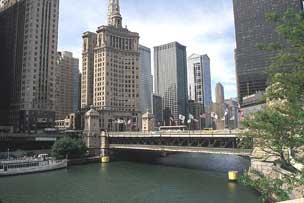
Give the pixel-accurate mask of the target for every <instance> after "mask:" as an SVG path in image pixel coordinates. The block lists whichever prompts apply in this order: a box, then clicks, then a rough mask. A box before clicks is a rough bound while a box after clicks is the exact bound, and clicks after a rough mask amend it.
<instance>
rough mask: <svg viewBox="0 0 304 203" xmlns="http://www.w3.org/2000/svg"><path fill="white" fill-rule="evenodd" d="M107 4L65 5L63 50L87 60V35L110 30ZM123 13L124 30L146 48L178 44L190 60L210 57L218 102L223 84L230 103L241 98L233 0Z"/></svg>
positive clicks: (152, 3) (171, 1) (133, 2)
mask: <svg viewBox="0 0 304 203" xmlns="http://www.w3.org/2000/svg"><path fill="white" fill-rule="evenodd" d="M107 4H108V0H85V1H83V0H78V1H75V0H60V14H59V16H60V17H59V45H58V50H59V51H71V52H73V54H74V56H75V57H77V58H79V59H80V60H81V47H82V37H81V36H82V33H84V32H85V31H92V32H95V31H96V30H97V27H98V26H101V25H104V24H107ZM120 9H121V14H122V17H123V25H124V26H127V27H128V29H129V30H130V31H132V32H138V33H139V34H140V44H142V45H144V46H147V47H149V48H151V49H152V50H153V47H154V46H158V45H162V44H166V43H169V42H173V41H177V42H179V43H181V44H183V45H185V46H187V55H188V56H190V55H191V54H193V53H196V54H208V56H209V57H210V59H211V79H212V95H213V98H214V97H215V95H214V94H215V93H214V89H215V85H216V83H218V82H221V83H222V84H223V85H224V88H225V97H226V98H231V97H236V96H237V91H236V77H235V62H234V49H235V46H236V45H235V33H234V17H233V7H232V0H120ZM152 56H153V54H152ZM80 69H81V62H80ZM152 69H153V67H152ZM152 74H153V70H152Z"/></svg>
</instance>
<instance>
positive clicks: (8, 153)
mask: <svg viewBox="0 0 304 203" xmlns="http://www.w3.org/2000/svg"><path fill="white" fill-rule="evenodd" d="M9 150H10V149H9V148H7V160H9Z"/></svg>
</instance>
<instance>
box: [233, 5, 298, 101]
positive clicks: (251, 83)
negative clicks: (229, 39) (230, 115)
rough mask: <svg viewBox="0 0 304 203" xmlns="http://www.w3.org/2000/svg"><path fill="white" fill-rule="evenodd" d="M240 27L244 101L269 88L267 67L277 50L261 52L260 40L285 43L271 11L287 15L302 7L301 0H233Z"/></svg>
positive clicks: (239, 77) (238, 48) (239, 68)
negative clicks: (287, 12)
mask: <svg viewBox="0 0 304 203" xmlns="http://www.w3.org/2000/svg"><path fill="white" fill-rule="evenodd" d="M233 5H234V16H235V30H236V45H237V46H236V50H235V61H236V74H237V84H238V96H239V100H240V102H241V103H242V99H243V98H244V97H245V96H248V95H252V94H255V93H257V92H259V91H265V89H266V87H267V83H268V81H267V80H268V79H267V74H266V69H267V68H268V67H269V66H270V64H271V63H272V60H271V59H272V57H273V56H275V54H276V53H275V52H268V51H261V50H259V49H258V48H257V45H258V44H259V43H261V44H267V43H268V44H269V43H275V42H283V39H280V37H279V36H278V34H277V33H276V32H275V26H274V25H273V24H272V23H271V22H269V21H268V20H267V14H268V13H270V12H277V13H279V14H283V13H284V12H285V11H287V9H288V8H292V9H294V10H295V11H300V10H301V9H302V1H301V0H288V1H287V0H267V1H265V0H233Z"/></svg>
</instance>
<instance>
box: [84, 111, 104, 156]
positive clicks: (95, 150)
mask: <svg viewBox="0 0 304 203" xmlns="http://www.w3.org/2000/svg"><path fill="white" fill-rule="evenodd" d="M83 134H84V141H85V143H86V146H87V148H88V149H89V153H90V156H99V155H100V147H101V146H100V123H99V113H98V112H97V111H96V110H95V109H94V108H93V107H91V109H90V110H89V111H88V112H87V113H86V114H85V128H84V131H83Z"/></svg>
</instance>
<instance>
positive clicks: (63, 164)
mask: <svg viewBox="0 0 304 203" xmlns="http://www.w3.org/2000/svg"><path fill="white" fill-rule="evenodd" d="M67 163H68V162H67V160H62V161H60V162H58V161H57V162H56V163H51V164H48V165H39V166H35V167H27V168H14V169H11V168H9V169H7V170H6V171H5V170H4V169H1V170H0V177H1V176H2V177H3V176H17V175H23V174H30V173H42V172H47V171H54V170H60V169H64V168H67V166H68V164H67Z"/></svg>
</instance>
